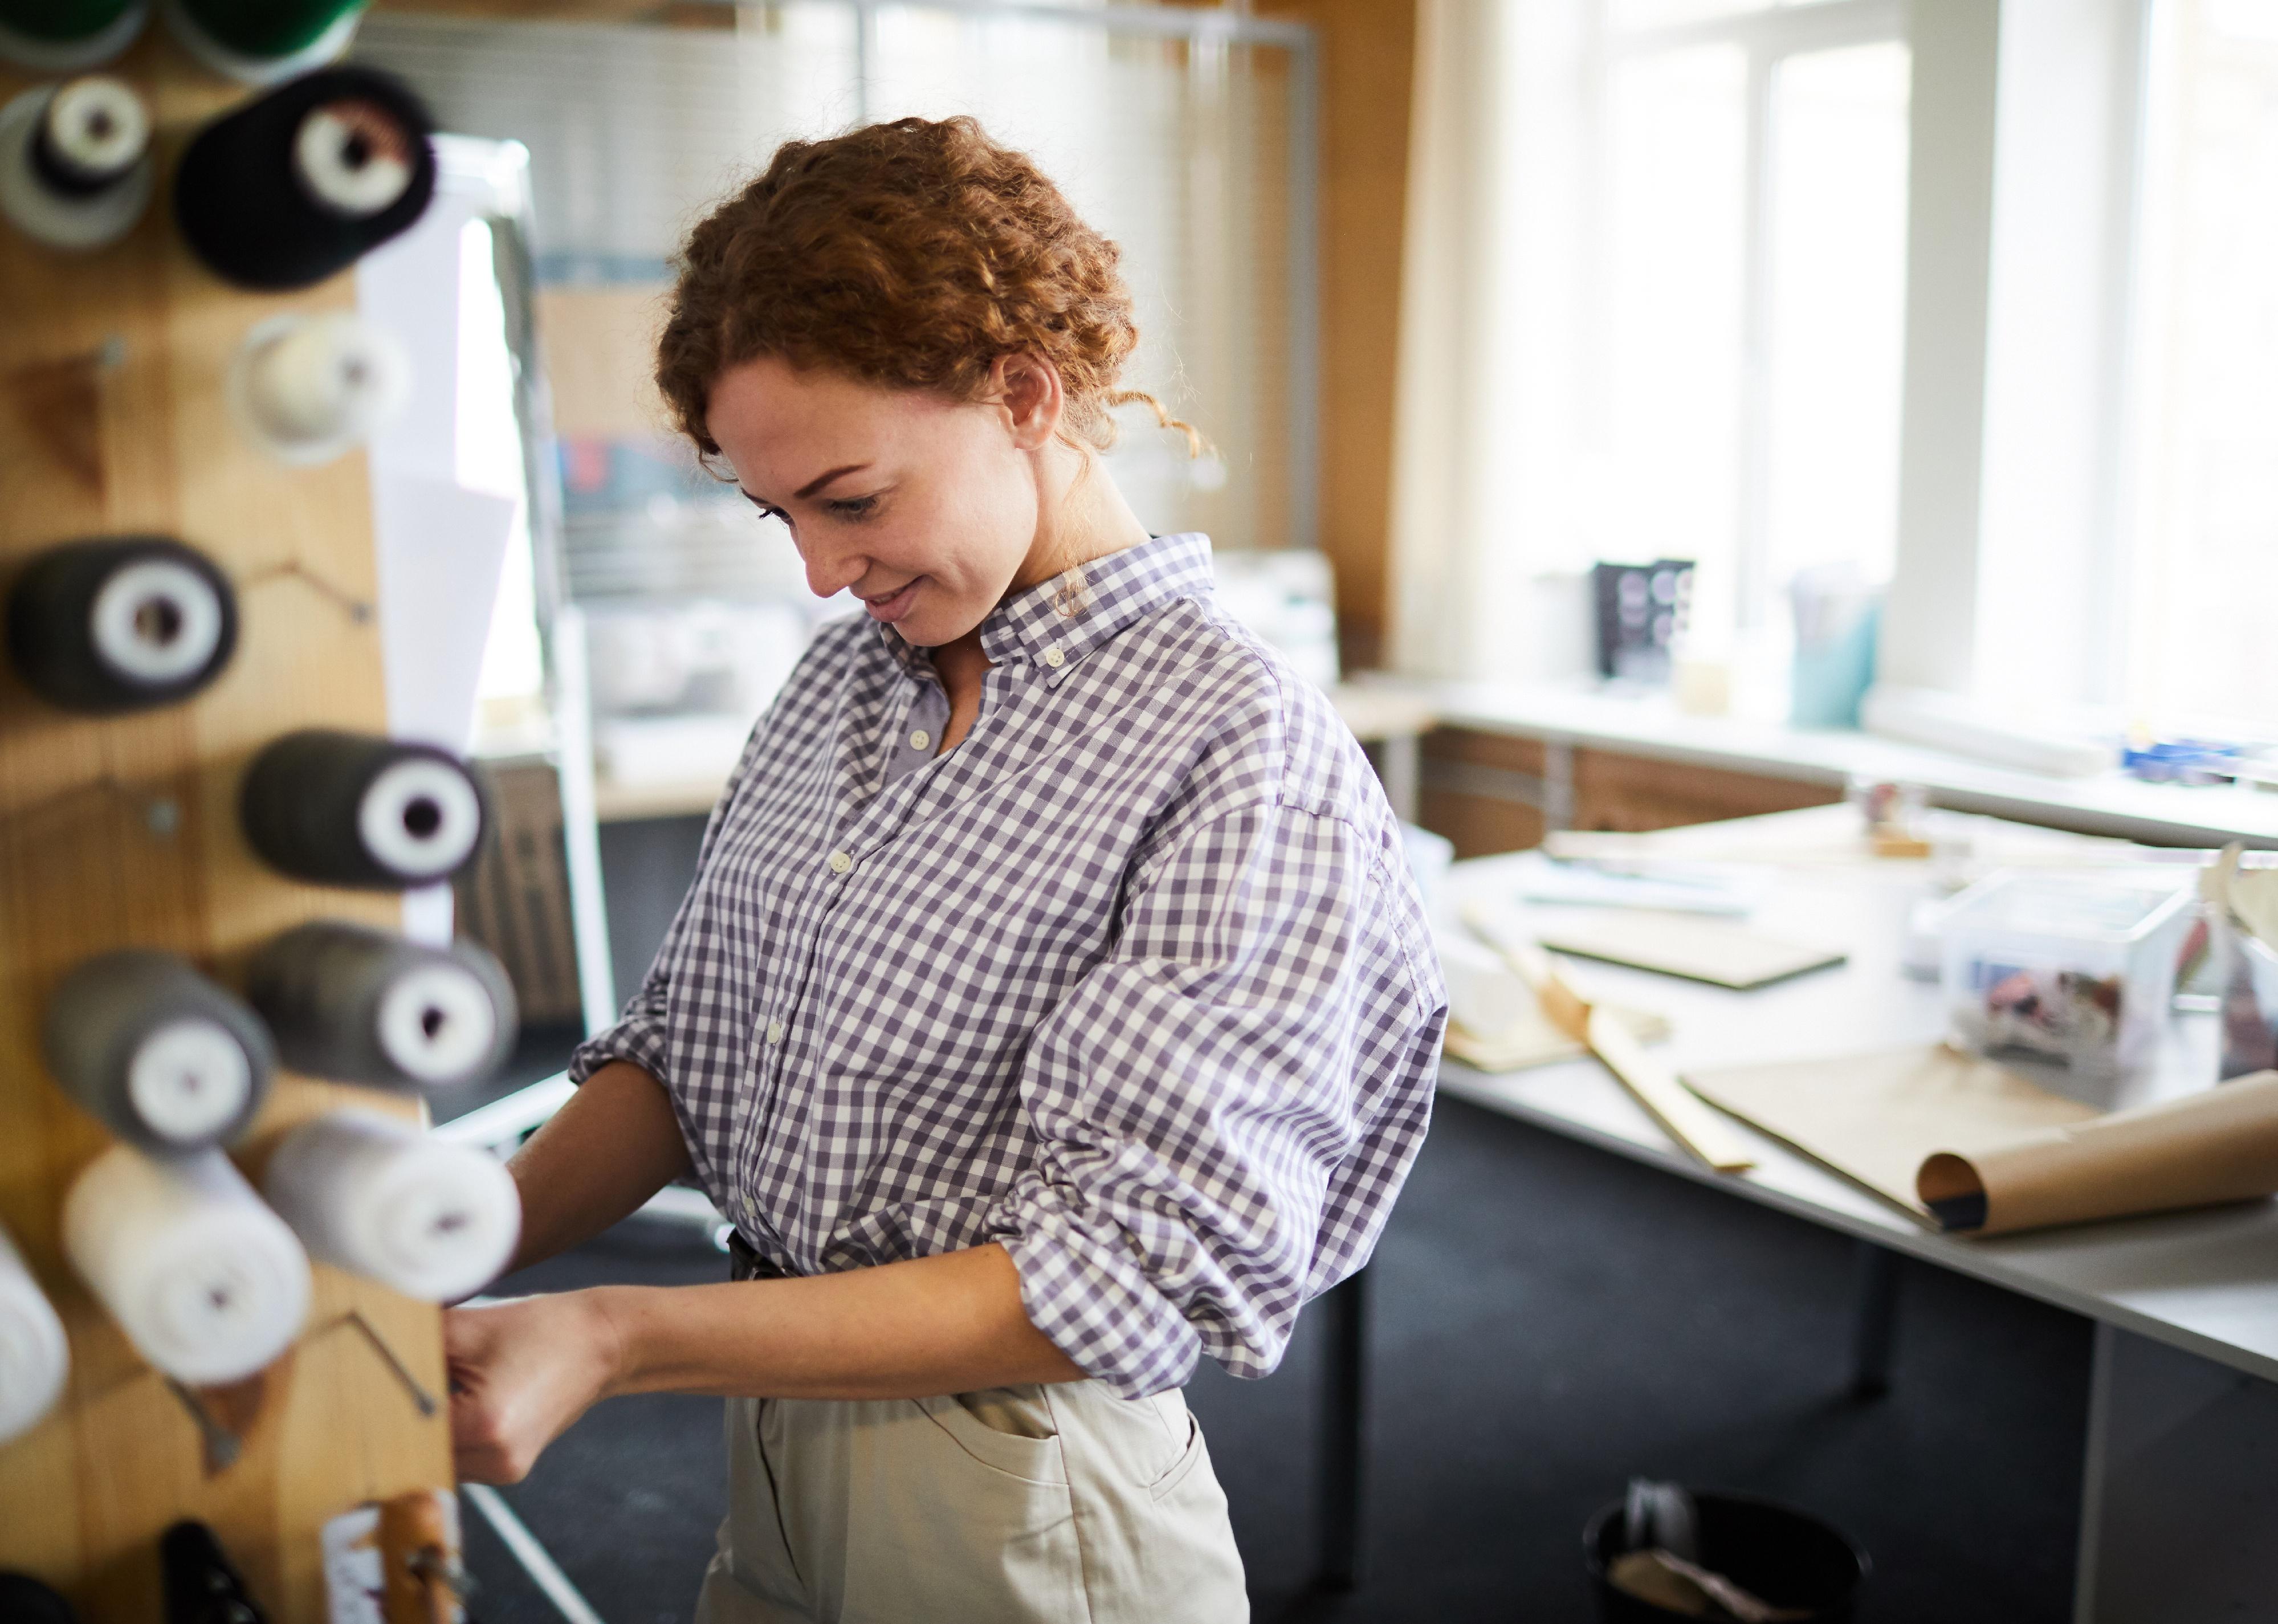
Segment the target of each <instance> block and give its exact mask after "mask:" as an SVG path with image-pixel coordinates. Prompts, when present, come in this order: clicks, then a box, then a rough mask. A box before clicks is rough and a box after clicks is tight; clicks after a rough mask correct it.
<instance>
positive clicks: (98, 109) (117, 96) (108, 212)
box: [0, 75, 157, 250]
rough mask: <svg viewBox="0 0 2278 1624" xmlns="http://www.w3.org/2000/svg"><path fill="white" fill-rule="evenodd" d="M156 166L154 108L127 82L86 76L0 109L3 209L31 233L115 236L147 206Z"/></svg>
mask: <svg viewBox="0 0 2278 1624" xmlns="http://www.w3.org/2000/svg"><path fill="white" fill-rule="evenodd" d="M43 150H44V154H45V156H44V159H43V156H42V152H43ZM156 174H157V166H156V164H154V163H153V162H152V160H151V156H150V112H149V109H148V108H147V107H145V106H144V105H143V103H142V98H141V96H139V95H135V93H134V88H133V87H132V86H130V85H128V84H127V83H126V81H124V80H117V79H111V78H108V77H104V76H101V75H89V76H88V77H87V78H85V79H75V80H72V81H71V82H70V83H68V84H65V85H62V86H50V87H42V88H40V89H37V90H27V91H26V92H24V94H23V95H19V96H18V97H16V99H15V100H13V101H11V102H10V103H8V104H7V106H6V107H4V108H0V211H4V212H5V213H6V215H7V216H8V217H9V219H11V221H13V222H14V223H15V225H16V228H17V229H18V230H19V231H20V232H22V233H24V234H25V235H26V236H27V237H30V238H31V239H33V240H34V241H37V242H43V243H45V244H47V245H48V247H50V248H65V249H73V250H83V249H88V248H102V247H103V246H104V245H105V244H106V243H111V242H116V241H118V239H119V238H121V237H123V236H125V235H126V233H128V232H130V231H132V230H134V223H135V222H136V221H137V220H140V219H141V217H142V214H143V210H146V209H148V208H149V205H150V191H151V187H152V186H153V184H154V178H155V176H156Z"/></svg>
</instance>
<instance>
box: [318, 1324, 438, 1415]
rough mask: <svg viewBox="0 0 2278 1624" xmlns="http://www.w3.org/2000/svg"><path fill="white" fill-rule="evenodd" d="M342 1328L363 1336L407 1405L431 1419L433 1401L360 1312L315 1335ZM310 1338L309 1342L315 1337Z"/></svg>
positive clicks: (434, 1403) (430, 1394) (432, 1396)
mask: <svg viewBox="0 0 2278 1624" xmlns="http://www.w3.org/2000/svg"><path fill="white" fill-rule="evenodd" d="M343 1325H353V1326H354V1327H355V1329H356V1330H358V1331H360V1332H361V1333H363V1339H364V1340H365V1341H366V1342H369V1343H370V1344H371V1350H372V1352H373V1353H378V1355H379V1358H380V1362H381V1363H382V1364H385V1365H386V1367H387V1369H388V1374H389V1375H391V1376H394V1378H395V1379H396V1381H397V1382H398V1383H399V1384H401V1386H402V1388H403V1391H405V1392H407V1393H409V1394H410V1395H411V1402H412V1403H413V1404H414V1405H416V1406H417V1407H418V1410H419V1413H420V1414H422V1415H426V1416H432V1415H433V1414H436V1412H437V1411H438V1410H440V1408H441V1406H440V1404H438V1403H437V1402H436V1400H435V1395H434V1394H433V1393H431V1392H429V1391H427V1390H426V1388H424V1387H423V1386H421V1385H420V1383H419V1378H418V1377H417V1376H414V1375H412V1374H411V1368H410V1367H409V1365H407V1364H405V1363H404V1362H403V1361H402V1360H401V1359H400V1358H398V1357H397V1355H396V1352H395V1350H394V1348H393V1347H390V1346H388V1343H387V1338H385V1337H383V1336H381V1335H380V1334H379V1330H378V1327H376V1326H374V1325H373V1324H372V1323H371V1321H370V1320H368V1319H366V1318H364V1316H363V1309H361V1308H350V1309H349V1310H348V1312H347V1313H346V1314H343V1315H340V1318H338V1319H336V1320H334V1321H333V1323H331V1324H329V1325H327V1326H325V1328H324V1330H319V1331H317V1333H316V1334H317V1336H318V1337H321V1336H324V1335H325V1334H327V1333H328V1332H331V1331H334V1330H339V1329H340V1327H341V1326H343ZM310 1340H311V1341H313V1340H315V1338H313V1337H312V1338H310Z"/></svg>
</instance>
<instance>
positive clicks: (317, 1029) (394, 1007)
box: [246, 919, 516, 1088]
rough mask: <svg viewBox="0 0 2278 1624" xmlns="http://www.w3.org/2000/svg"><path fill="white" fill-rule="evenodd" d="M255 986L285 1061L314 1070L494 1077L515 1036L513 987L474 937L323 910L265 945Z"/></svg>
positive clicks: (437, 1080)
mask: <svg viewBox="0 0 2278 1624" xmlns="http://www.w3.org/2000/svg"><path fill="white" fill-rule="evenodd" d="M246 996H247V997H248V999H250V1000H251V1001H252V1003H253V1007H254V1008H255V1009H256V1010H259V1011H260V1012H261V1016H262V1018H263V1019H264V1020H265V1021H267V1022H268V1023H269V1029H270V1031H271V1033H273V1034H274V1036H275V1037H276V1040H277V1051H278V1054H279V1056H280V1057H281V1058H282V1060H283V1061H284V1063H285V1064H286V1065H287V1066H288V1067H290V1068H291V1069H292V1070H294V1071H301V1072H305V1073H306V1074H308V1075H309V1076H310V1077H325V1078H331V1079H335V1080H336V1081H340V1082H344V1083H373V1084H378V1085H382V1086H395V1087H406V1086H408V1087H414V1088H450V1087H455V1086H457V1085H459V1084H461V1083H470V1082H474V1081H476V1080H478V1079H480V1078H484V1077H487V1076H488V1075H489V1074H490V1073H491V1072H492V1071H495V1070H496V1069H497V1068H498V1066H499V1064H501V1062H502V1061H504V1060H505V1058H506V1056H507V1054H508V1051H509V1050H510V1049H512V1048H513V1047H514V1040H515V1033H516V1010H515V1003H514V988H513V987H512V985H511V984H510V983H509V982H508V980H507V977H506V972H505V970H504V969H502V968H501V966H500V964H499V962H498V960H497V959H495V958H493V957H491V956H490V954H489V953H487V952H485V950H484V949H481V948H480V947H478V946H477V945H476V944H474V943H473V942H463V941H462V942H454V943H452V945H451V946H450V947H448V948H431V947H424V946H422V945H421V944H420V943H418V942H410V941H407V940H406V939H405V938H403V937H401V936H398V935H394V934H391V933H389V932H387V931H384V930H375V929H373V928H371V926H366V925H351V924H348V923H346V922H345V921H342V920H338V919H319V920H317V921H316V922H315V923H313V924H309V925H301V926H294V928H293V929H291V930H288V931H287V932H286V933H285V934H283V935H281V936H279V937H277V938H276V939H275V940H273V941H272V942H270V943H269V944H268V945H267V946H266V947H264V948H263V949H261V950H260V952H258V953H256V955H255V956H254V958H253V962H252V964H250V965H248V968H247V971H246Z"/></svg>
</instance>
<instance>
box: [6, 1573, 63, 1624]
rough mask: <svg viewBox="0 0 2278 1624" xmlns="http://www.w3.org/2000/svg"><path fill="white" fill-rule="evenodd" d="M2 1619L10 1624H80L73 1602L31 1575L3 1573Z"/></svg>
mask: <svg viewBox="0 0 2278 1624" xmlns="http://www.w3.org/2000/svg"><path fill="white" fill-rule="evenodd" d="M0 1619H5V1620H8V1624H79V1614H77V1613H73V1611H72V1605H71V1603H69V1602H68V1601H65V1599H64V1597H63V1596H62V1594H61V1593H60V1592H58V1591H57V1590H52V1589H50V1587H49V1586H47V1585H44V1584H42V1583H41V1582H39V1581H38V1580H37V1579H34V1578H33V1577H32V1575H31V1574H0Z"/></svg>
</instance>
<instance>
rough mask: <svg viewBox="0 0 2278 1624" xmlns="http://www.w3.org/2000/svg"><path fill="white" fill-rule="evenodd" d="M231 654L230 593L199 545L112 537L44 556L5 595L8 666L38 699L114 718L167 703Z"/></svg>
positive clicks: (233, 616)
mask: <svg viewBox="0 0 2278 1624" xmlns="http://www.w3.org/2000/svg"><path fill="white" fill-rule="evenodd" d="M236 648H237V594H236V592H235V591H234V590H233V589H232V587H231V586H230V583H229V580H228V577H226V576H224V575H223V574H222V573H221V571H220V570H219V569H218V568H215V566H214V564H213V561H212V560H210V559H209V558H207V557H206V556H205V554H204V553H200V552H199V551H198V550H197V549H196V548H195V547H188V546H185V545H183V544H182V543H180V542H179V541H175V540H172V538H168V537H164V536H108V537H103V538H99V539H96V540H91V541H75V542H71V543H68V544H66V545H63V546H60V547H54V548H50V550H49V551H47V552H45V553H41V554H40V555H39V556H38V557H37V558H35V559H34V560H32V561H31V563H30V564H28V565H27V566H26V567H25V569H24V572H23V573H22V574H21V575H19V576H17V577H16V583H15V585H14V586H12V587H11V588H10V589H9V592H8V658H9V660H10V661H11V663H12V664H13V665H14V666H15V667H16V674H17V675H19V676H20V677H22V678H23V679H24V682H25V683H26V684H27V686H28V687H30V688H31V689H32V690H33V691H34V692H35V693H37V694H38V695H39V696H40V697H41V698H43V699H45V700H47V701H48V702H49V703H50V704H51V705H60V706H62V707H63V708H64V709H65V710H67V711H80V712H84V713H88V714H91V715H110V714H116V713H121V712H126V711H139V710H145V709H148V708H149V707H151V706H153V705H172V704H174V703H176V702H177V701H179V700H182V699H187V698H189V697H190V696H191V695H192V694H195V693H196V692H197V691H198V690H200V689H202V688H203V687H205V686H206V684H207V683H209V682H212V681H213V680H214V679H215V678H216V677H218V676H219V675H221V673H222V669H223V667H226V666H227V665H228V664H229V657H230V655H231V654H232V653H233V652H235V650H236Z"/></svg>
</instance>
